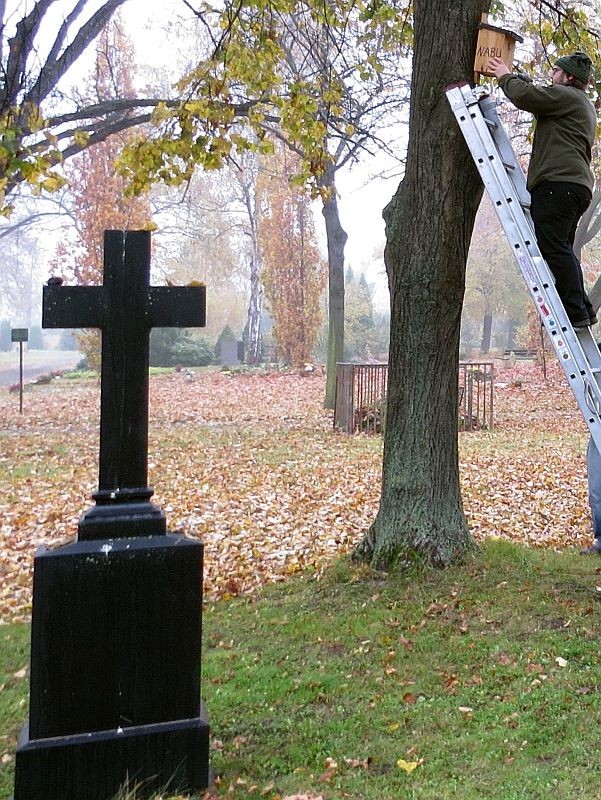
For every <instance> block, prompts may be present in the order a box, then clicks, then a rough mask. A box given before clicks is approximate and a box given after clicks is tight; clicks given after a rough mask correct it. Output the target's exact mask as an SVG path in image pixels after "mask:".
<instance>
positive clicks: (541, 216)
mask: <svg viewBox="0 0 601 800" xmlns="http://www.w3.org/2000/svg"><path fill="white" fill-rule="evenodd" d="M530 194H531V206H530V211H531V214H532V221H533V222H534V232H535V234H536V241H537V242H538V246H539V249H540V251H541V254H542V256H543V258H544V259H545V261H546V262H547V264H548V265H549V269H550V270H551V272H552V273H553V276H554V278H555V288H556V289H557V293H558V294H559V297H560V298H561V301H562V303H563V305H564V307H565V310H566V313H567V315H568V318H569V320H570V322H572V323H574V322H583V321H586V320H587V319H592V318H593V317H594V316H595V312H594V310H593V307H592V305H591V302H590V300H589V299H588V296H587V294H586V291H585V289H584V281H583V278H582V269H581V267H580V262H579V261H578V259H577V258H576V254H575V253H574V247H573V245H574V237H575V236H576V228H577V226H578V221H579V220H580V217H581V216H582V215H583V214H584V212H585V211H586V209H587V208H588V207H589V204H590V202H591V193H590V191H589V189H588V188H587V187H586V186H583V185H581V184H579V183H556V182H553V181H542V183H539V184H538V185H537V186H535V187H534V189H533V190H532V192H531V193H530Z"/></svg>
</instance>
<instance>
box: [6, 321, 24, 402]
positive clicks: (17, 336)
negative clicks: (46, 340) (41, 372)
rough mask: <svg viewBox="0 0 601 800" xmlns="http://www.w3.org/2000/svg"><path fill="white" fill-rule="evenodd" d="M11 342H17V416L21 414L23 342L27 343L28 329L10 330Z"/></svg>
mask: <svg viewBox="0 0 601 800" xmlns="http://www.w3.org/2000/svg"><path fill="white" fill-rule="evenodd" d="M10 340H11V342H19V414H22V413H23V342H27V341H29V328H12V329H11V332H10Z"/></svg>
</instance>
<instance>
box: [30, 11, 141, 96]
mask: <svg viewBox="0 0 601 800" xmlns="http://www.w3.org/2000/svg"><path fill="white" fill-rule="evenodd" d="M45 2H54V0H45ZM124 2H125V0H107V2H106V3H105V4H104V5H103V6H101V7H100V8H99V9H98V11H96V13H95V14H93V15H92V16H91V17H90V19H89V20H88V21H87V22H86V23H85V24H84V25H82V26H81V28H80V29H79V30H78V31H77V33H76V35H75V38H74V39H73V41H72V42H71V44H70V45H69V46H68V47H67V48H66V49H65V50H64V52H63V54H62V55H61V56H60V57H59V58H54V59H50V57H49V58H48V59H47V61H46V63H45V64H44V66H43V67H42V69H41V70H40V74H39V76H38V79H37V81H36V82H35V84H34V85H33V87H32V88H31V89H30V91H28V92H27V94H26V95H25V98H24V102H25V103H35V104H36V105H39V104H40V103H41V102H42V100H44V99H45V98H46V97H47V96H48V95H49V94H50V92H51V91H52V89H54V87H55V86H56V84H57V83H58V81H59V80H60V78H62V76H63V75H64V74H65V72H66V71H67V70H68V69H69V67H70V66H71V65H72V64H73V62H74V61H76V60H77V59H78V58H79V56H80V55H81V54H82V53H83V51H84V50H85V49H86V47H87V46H88V45H89V44H90V42H92V41H93V40H94V39H95V38H96V37H97V36H98V34H99V33H100V31H101V30H102V29H103V28H104V26H105V25H106V24H107V22H108V21H109V20H110V18H111V17H112V15H113V14H114V13H115V11H116V10H117V8H119V6H120V5H122V4H123V3H124ZM73 13H75V11H74V12H73ZM59 36H60V34H59ZM53 51H54V47H53Z"/></svg>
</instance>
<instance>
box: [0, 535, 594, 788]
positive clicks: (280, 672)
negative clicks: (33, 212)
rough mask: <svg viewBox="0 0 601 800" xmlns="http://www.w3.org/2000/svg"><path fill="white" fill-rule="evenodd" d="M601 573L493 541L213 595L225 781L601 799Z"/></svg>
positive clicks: (10, 667) (4, 650) (0, 651)
mask: <svg viewBox="0 0 601 800" xmlns="http://www.w3.org/2000/svg"><path fill="white" fill-rule="evenodd" d="M599 570H601V561H597V560H590V559H585V558H581V557H579V556H578V555H577V554H576V553H575V552H573V551H572V552H565V553H554V552H551V551H543V550H536V551H532V550H527V549H525V548H520V547H517V546H515V545H512V544H509V543H506V542H500V541H496V542H489V543H488V544H487V545H486V547H485V548H484V549H483V550H482V551H481V552H480V553H479V554H477V555H476V556H475V557H473V558H470V560H469V561H467V562H466V563H465V564H463V565H461V566H457V567H454V568H451V569H448V570H446V571H443V572H431V571H415V572H412V573H410V574H407V573H405V574H393V575H390V576H384V575H381V574H378V573H374V572H372V571H370V570H367V569H364V568H355V567H353V566H351V565H350V564H349V563H348V562H346V561H342V562H339V563H337V564H335V565H334V566H333V567H332V568H331V569H330V570H329V571H328V572H327V573H326V575H325V576H324V577H323V578H321V579H320V580H316V579H315V578H314V577H312V576H311V575H304V576H301V577H299V578H294V579H291V580H290V581H287V582H286V583H284V584H279V585H276V586H272V587H270V588H268V589H266V590H264V591H263V592H262V593H261V594H260V595H259V596H257V597H256V598H252V599H239V600H232V601H228V602H220V603H217V604H215V605H210V606H208V607H207V608H206V609H205V613H204V620H203V625H204V642H205V643H204V652H203V659H202V670H203V673H202V686H203V696H204V698H205V701H206V704H207V708H208V711H209V718H210V723H211V733H212V739H213V749H212V755H211V760H212V766H213V769H214V770H215V772H216V774H217V775H218V776H219V781H220V782H219V784H218V787H219V793H220V794H221V795H222V796H224V797H225V796H227V797H233V798H239V800H245V799H246V798H260V797H267V798H269V799H270V800H274V798H276V797H285V796H286V795H287V794H297V793H300V794H303V793H311V792H313V793H315V794H316V795H322V796H323V798H324V800H342V798H353V799H355V800H363V798H374V799H377V800H392V799H393V798H416V799H419V800H441V799H442V798H444V800H453V799H455V798H456V799H457V800H459V799H461V800H483V799H486V798H491V800H492V798H495V800H536V799H537V798H540V799H541V800H543V798H544V800H547V798H550V797H553V798H555V799H557V800H571V799H572V798H574V800H575V798H581V797H583V796H586V797H589V798H601V790H600V789H599V778H598V775H597V774H596V769H595V766H596V763H597V759H596V756H597V753H598V751H599V741H600V739H601V677H600V662H601V654H600V652H599V638H600V634H601V606H600V602H601V593H600V592H599V591H597V589H596V585H597V583H601V578H600V577H599V575H598V571H599ZM27 637H28V630H27V628H26V627H25V626H9V627H5V628H3V629H0V673H2V677H0V684H2V683H4V684H5V686H4V688H3V689H2V691H1V692H0V722H1V723H2V729H3V730H4V731H5V732H6V733H7V738H4V739H1V740H0V752H1V753H4V754H6V753H8V755H12V754H13V752H14V747H15V736H16V733H17V730H18V728H19V727H20V725H21V724H22V723H23V722H24V720H25V716H26V709H25V706H24V705H23V704H22V703H23V701H24V699H25V697H26V689H27V682H26V680H25V679H23V678H20V679H19V678H15V677H14V674H15V673H16V672H18V671H19V670H20V669H21V668H22V667H23V665H24V663H25V660H26V658H25V651H26V644H27ZM0 757H1V756H0ZM328 759H330V760H328ZM400 759H403V760H404V762H405V764H408V765H410V766H412V765H415V764H417V766H415V767H414V769H413V771H411V772H410V773H408V772H406V771H405V770H404V769H403V768H402V766H399V760H400ZM334 762H335V763H336V766H334ZM401 764H402V762H401ZM12 766H13V764H12V762H9V763H8V764H4V765H3V766H2V771H1V772H0V776H1V778H0V791H1V792H2V794H1V797H2V798H5V797H8V796H9V793H10V786H11V781H12ZM230 786H232V787H233V788H232V791H231V793H230V794H228V793H227V791H228V787H230Z"/></svg>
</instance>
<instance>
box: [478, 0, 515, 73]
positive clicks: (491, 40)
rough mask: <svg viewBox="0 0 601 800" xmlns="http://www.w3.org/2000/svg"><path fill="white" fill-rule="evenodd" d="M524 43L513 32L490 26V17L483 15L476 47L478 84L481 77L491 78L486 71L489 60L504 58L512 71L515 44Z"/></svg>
mask: <svg viewBox="0 0 601 800" xmlns="http://www.w3.org/2000/svg"><path fill="white" fill-rule="evenodd" d="M523 41H524V40H523V39H522V37H521V36H519V35H518V34H517V33H514V32H513V31H508V30H506V29H505V28H497V27H495V26H494V25H489V24H488V15H487V14H482V22H481V23H480V24H479V25H478V45H477V47H476V60H475V61H474V72H475V73H476V82H478V78H479V76H480V75H485V76H487V77H490V73H489V72H485V70H484V65H485V64H486V62H487V61H488V59H489V58H493V57H497V58H502V59H503V61H504V62H505V63H506V64H507V66H508V67H509V69H511V65H512V64H513V53H514V50H515V43H516V42H523Z"/></svg>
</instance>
